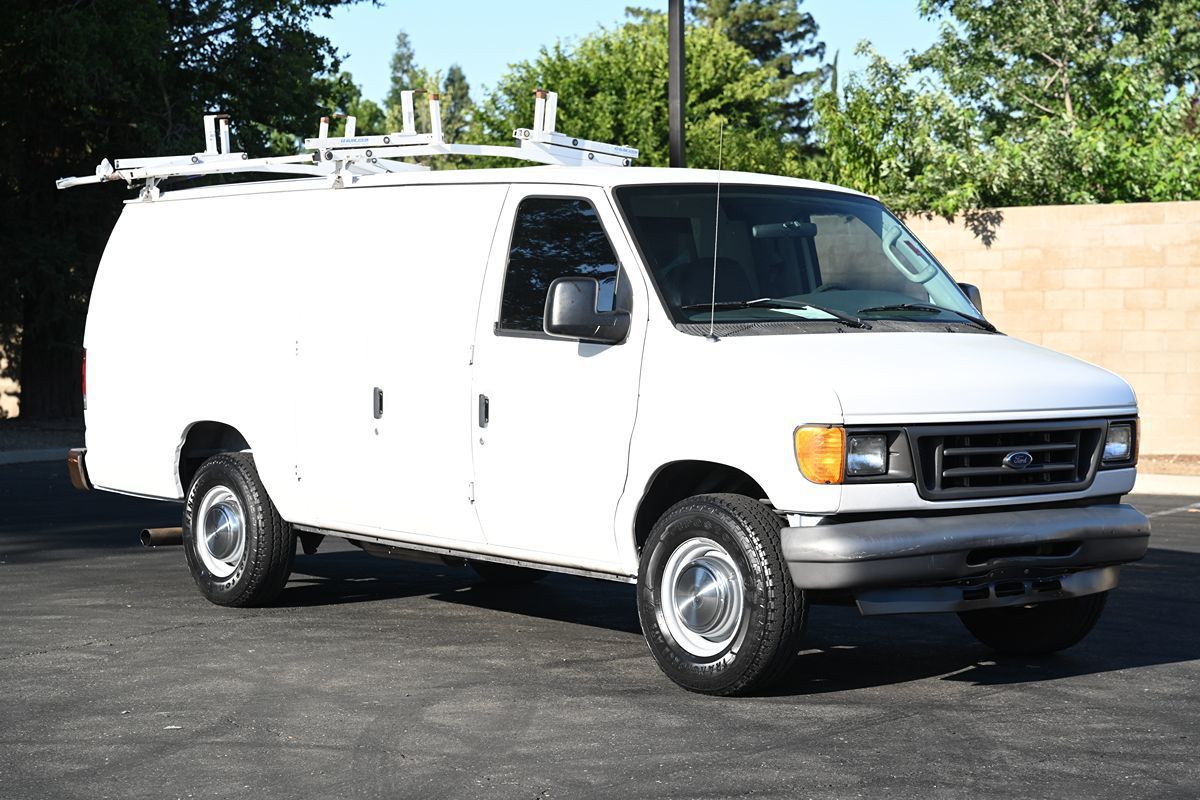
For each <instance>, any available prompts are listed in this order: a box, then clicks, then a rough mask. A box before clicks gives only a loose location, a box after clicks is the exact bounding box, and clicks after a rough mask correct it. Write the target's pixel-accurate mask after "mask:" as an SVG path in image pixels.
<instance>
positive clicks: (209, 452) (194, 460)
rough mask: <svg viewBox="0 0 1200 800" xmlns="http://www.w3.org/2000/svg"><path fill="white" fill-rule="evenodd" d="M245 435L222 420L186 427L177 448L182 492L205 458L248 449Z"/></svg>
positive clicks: (185, 489)
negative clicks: (185, 432) (180, 444)
mask: <svg viewBox="0 0 1200 800" xmlns="http://www.w3.org/2000/svg"><path fill="white" fill-rule="evenodd" d="M249 449H250V444H249V442H247V441H246V437H245V436H242V434H241V433H240V432H239V431H238V429H237V428H235V427H233V426H232V425H226V424H225V423H224V422H211V421H206V422H197V423H194V424H193V425H192V426H191V427H190V428H188V431H187V434H186V435H185V436H184V438H183V446H182V447H180V448H179V486H180V488H181V490H182V492H183V493H184V494H186V493H187V490H188V487H189V486H191V485H192V478H193V477H194V476H195V474H196V470H198V469H200V465H201V464H203V463H204V462H205V460H206V459H209V458H211V457H212V456H215V455H216V454H217V453H240V452H241V451H243V450H249Z"/></svg>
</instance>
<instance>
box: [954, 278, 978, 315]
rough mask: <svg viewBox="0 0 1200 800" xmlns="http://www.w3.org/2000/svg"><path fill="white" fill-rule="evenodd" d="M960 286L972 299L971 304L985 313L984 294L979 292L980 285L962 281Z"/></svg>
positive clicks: (969, 298) (968, 297)
mask: <svg viewBox="0 0 1200 800" xmlns="http://www.w3.org/2000/svg"><path fill="white" fill-rule="evenodd" d="M958 288H960V289H962V290H963V294H965V295H966V296H967V299H968V300H970V301H971V305H973V306H975V310H976V311H978V312H980V313H983V296H982V295H981V294H979V287H978V286H976V285H975V284H973V283H960V284H959V285H958Z"/></svg>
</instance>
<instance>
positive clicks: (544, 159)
mask: <svg viewBox="0 0 1200 800" xmlns="http://www.w3.org/2000/svg"><path fill="white" fill-rule="evenodd" d="M413 95H414V92H412V91H405V92H402V93H401V119H402V124H403V127H402V128H401V130H399V131H395V132H393V133H389V134H384V135H380V136H354V135H350V134H347V135H345V136H340V137H331V136H329V131H328V128H326V127H322V128H321V130H320V135H319V136H317V137H316V138H314V139H305V140H304V146H305V147H306V148H308V149H310V150H316V151H317V153H318V160H319V161H320V162H321V163H323V164H328V163H335V164H336V163H344V164H351V163H353V164H359V165H362V164H364V163H365V164H369V165H372V166H376V167H379V166H382V165H383V162H384V161H387V160H389V159H396V158H417V157H429V156H447V155H462V156H491V157H497V158H513V159H518V160H521V161H534V162H538V163H542V164H558V165H563V166H589V165H600V164H604V165H611V166H620V167H627V166H629V165H630V164H632V163H633V160H634V159H635V158H637V157H638V151H637V149H636V148H633V147H624V146H622V145H615V144H608V143H606V142H595V141H591V140H589V139H580V138H577V137H572V136H566V135H564V134H561V133H557V132H556V131H555V130H554V128H555V125H556V124H557V117H558V94H557V93H555V92H548V91H545V90H542V89H538V90H537V91H536V92H535V94H534V121H533V127H532V128H517V129H515V130H514V131H513V138H514V139H516V140H517V141H518V142H519V146H518V147H510V146H503V145H486V144H460V143H449V142H446V141H445V138H444V136H443V132H442V121H441V102H440V98H439V96H438V95H437V94H433V93H430V94H429V120H430V132H429V133H417V132H416V126H415V122H414V120H415V117H414V114H413V105H412V103H413ZM393 163H395V162H393ZM406 166H410V167H411V166H413V165H406Z"/></svg>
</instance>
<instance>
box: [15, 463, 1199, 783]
mask: <svg viewBox="0 0 1200 800" xmlns="http://www.w3.org/2000/svg"><path fill="white" fill-rule="evenodd" d="M1131 501H1132V502H1133V503H1134V504H1135V505H1137V506H1138V507H1139V508H1141V509H1142V510H1143V511H1144V512H1146V513H1149V514H1153V515H1154V517H1153V537H1152V540H1151V550H1150V552H1149V554H1148V556H1147V558H1146V559H1145V560H1144V561H1142V562H1140V563H1138V564H1136V565H1132V566H1130V567H1126V568H1125V570H1124V571H1123V573H1122V585H1121V588H1119V589H1118V590H1117V591H1116V592H1114V593H1113V595H1112V597H1111V598H1110V602H1109V604H1108V608H1107V610H1106V612H1105V614H1104V616H1103V617H1102V618H1101V621H1100V623H1099V625H1098V626H1097V628H1096V630H1095V631H1094V632H1093V633H1092V635H1091V636H1090V637H1089V638H1088V639H1087V640H1085V641H1084V643H1083V644H1081V645H1080V646H1078V647H1076V648H1074V649H1072V650H1070V651H1068V652H1066V653H1064V654H1061V655H1059V656H1056V657H1052V658H1047V659H1041V660H1030V659H997V658H995V657H994V656H993V655H992V654H991V653H989V651H987V650H986V649H985V648H984V647H983V646H981V645H979V644H977V643H976V642H975V641H974V640H973V639H972V638H971V637H970V636H969V635H968V634H967V633H966V631H965V630H964V629H963V628H962V627H961V625H960V624H959V623H958V621H957V619H956V618H955V617H953V616H943V615H938V616H923V617H918V616H908V617H891V618H864V617H861V616H859V615H858V613H857V612H856V611H855V610H853V609H851V608H840V607H838V608H834V607H816V608H815V609H814V610H813V613H812V615H811V621H810V624H809V629H808V636H807V647H808V649H807V650H806V651H805V653H804V655H803V656H802V658H801V659H800V663H799V666H798V667H797V669H796V671H795V673H794V675H793V676H792V677H791V679H790V680H789V681H788V682H787V683H786V684H785V685H783V686H781V687H779V688H778V689H777V690H776V691H775V692H774V693H772V694H771V695H770V696H765V697H753V698H736V699H723V698H713V697H704V696H700V695H693V694H689V693H687V692H685V691H683V690H681V689H678V688H677V687H675V685H674V684H672V683H670V682H669V681H668V680H667V679H666V678H665V677H664V676H663V675H662V674H661V673H660V672H659V670H658V668H657V667H656V666H655V664H654V662H653V661H652V660H651V658H650V655H649V652H648V651H647V649H646V645H645V643H644V642H643V640H642V637H641V633H640V631H639V628H638V621H637V614H636V610H635V607H634V596H633V588H632V587H630V586H626V585H620V584H612V583H606V582H601V581H593V580H587V579H582V578H569V577H561V576H553V577H550V578H548V579H547V580H545V581H543V582H541V583H539V584H536V585H533V586H530V587H524V588H516V589H513V588H494V587H489V586H486V585H484V584H482V583H481V582H480V581H479V580H478V579H477V578H476V577H475V575H474V573H473V572H471V571H470V570H468V569H459V568H452V567H442V566H429V565H419V564H410V563H406V562H400V561H391V560H383V559H376V558H373V557H371V556H368V555H365V554H362V553H360V552H359V551H358V550H356V549H354V548H352V547H350V546H349V545H347V544H345V543H344V542H340V541H333V542H331V541H329V540H327V541H326V544H325V545H324V546H323V548H322V551H321V552H320V553H319V554H318V555H315V556H299V557H297V559H296V567H295V572H294V573H293V576H292V580H291V582H290V583H289V584H288V587H287V589H286V590H285V592H284V594H283V596H282V599H281V601H280V602H279V604H278V605H276V606H274V607H271V608H264V609H251V610H235V609H224V608H218V607H216V606H213V605H210V604H209V603H208V602H207V601H205V600H204V599H203V598H202V597H201V596H200V595H199V593H198V592H197V591H196V589H195V587H194V585H193V584H192V581H191V578H190V576H189V574H188V570H187V567H186V565H185V563H184V558H183V552H182V549H181V548H178V547H169V548H161V549H157V550H146V549H143V548H142V547H141V546H140V545H139V544H138V542H137V533H138V531H139V530H140V529H141V528H142V527H147V526H160V525H161V526H166V525H177V524H178V520H179V508H180V507H179V506H176V505H171V504H164V503H155V502H149V501H145V500H136V499H131V498H125V497H118V496H115V495H109V494H103V493H98V492H91V493H81V492H75V491H73V490H72V489H71V488H70V486H69V483H68V481H67V479H66V472H65V468H64V467H63V466H62V465H60V464H57V463H48V464H24V465H12V466H2V467H0V698H2V702H0V797H4V798H40V797H54V798H102V797H112V798H135V797H156V798H160V797H161V798H166V797H256V798H267V797H369V798H385V797H387V798H410V797H411V798H443V797H444V798H473V797H480V798H483V797H486V798H510V797H511V798H544V797H564V798H566V797H635V798H676V797H677V798H709V797H712V798H718V797H742V796H752V797H780V798H784V797H786V798H803V797H839V798H840V797H848V798H853V797H888V798H961V797H965V796H968V795H969V794H970V795H975V796H981V797H1000V796H1004V797H1040V798H1059V797H1061V798H1089V799H1090V798H1109V797H1112V798H1141V797H1145V798H1150V797H1155V798H1160V797H1181V798H1183V797H1187V798H1195V797H1197V796H1198V795H1200V605H1198V599H1200V498H1195V497H1192V498H1188V497H1163V496H1136V495H1135V496H1134V497H1132V499H1131ZM1193 504H1194V505H1193Z"/></svg>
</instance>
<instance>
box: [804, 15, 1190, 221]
mask: <svg viewBox="0 0 1200 800" xmlns="http://www.w3.org/2000/svg"><path fill="white" fill-rule="evenodd" d="M921 9H922V11H923V13H925V14H927V15H930V16H941V17H942V18H943V21H944V24H943V27H942V30H941V35H940V37H939V39H938V41H937V42H935V44H934V45H933V46H932V47H930V48H929V49H927V50H926V51H924V52H922V53H919V54H914V55H912V56H911V57H909V58H907V59H905V60H904V61H903V62H902V63H899V64H890V63H888V62H886V61H885V60H883V59H881V58H879V57H878V56H874V57H873V58H872V61H871V65H870V66H869V67H868V69H867V70H866V71H865V73H864V74H863V75H861V76H854V77H851V79H850V80H849V81H847V84H846V86H845V87H844V91H843V92H841V93H839V92H838V90H837V87H835V86H832V85H831V86H830V87H829V88H828V89H827V90H826V91H825V92H824V93H823V94H822V95H821V96H820V97H819V98H818V100H817V108H818V113H819V115H820V123H819V125H818V133H819V140H820V142H821V144H822V145H823V149H824V151H825V153H826V158H825V159H823V160H822V161H821V162H820V167H821V169H822V171H823V173H824V174H825V176H826V177H828V178H829V179H831V180H834V181H838V182H842V183H848V184H850V185H854V186H857V187H859V188H863V189H865V190H867V191H871V192H875V193H877V194H880V195H883V196H884V197H885V198H886V199H887V200H889V201H890V202H892V203H893V204H894V205H896V206H898V207H900V208H902V209H904V210H908V211H926V212H930V211H931V212H935V213H941V214H947V215H949V214H952V213H954V212H956V211H959V210H964V209H971V208H981V207H995V206H1006V205H1034V204H1053V203H1104V202H1132V201H1153V200H1178V199H1191V198H1195V197H1198V196H1200V168H1198V166H1197V165H1198V164H1200V138H1198V135H1197V113H1198V109H1200V93H1198V78H1200V11H1198V10H1197V8H1196V6H1195V3H1194V1H1193V0H1023V2H1021V3H1013V2H1002V0H923V2H922V4H921Z"/></svg>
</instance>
